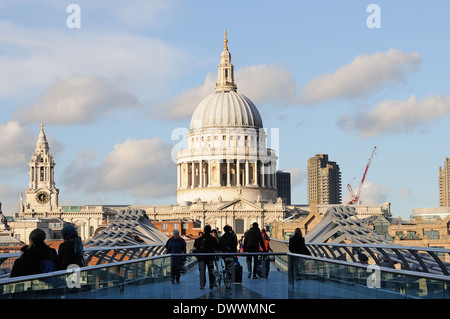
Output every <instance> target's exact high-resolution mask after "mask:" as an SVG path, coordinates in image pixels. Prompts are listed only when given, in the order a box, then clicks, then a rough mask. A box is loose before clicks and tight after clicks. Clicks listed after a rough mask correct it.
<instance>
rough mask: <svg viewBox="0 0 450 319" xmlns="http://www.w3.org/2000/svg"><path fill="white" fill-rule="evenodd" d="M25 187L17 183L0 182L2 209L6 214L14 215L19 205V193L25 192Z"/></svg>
mask: <svg viewBox="0 0 450 319" xmlns="http://www.w3.org/2000/svg"><path fill="white" fill-rule="evenodd" d="M23 191H24V188H23V187H17V186H15V185H10V184H5V183H1V184H0V202H1V203H2V211H3V215H5V216H13V214H14V213H15V212H17V209H18V207H19V194H20V192H22V193H23Z"/></svg>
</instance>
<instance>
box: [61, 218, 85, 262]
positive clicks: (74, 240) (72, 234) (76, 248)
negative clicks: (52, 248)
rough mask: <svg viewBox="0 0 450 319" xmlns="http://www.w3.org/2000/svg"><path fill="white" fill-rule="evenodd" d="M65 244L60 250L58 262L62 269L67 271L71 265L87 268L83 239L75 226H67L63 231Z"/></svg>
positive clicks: (62, 244)
mask: <svg viewBox="0 0 450 319" xmlns="http://www.w3.org/2000/svg"><path fill="white" fill-rule="evenodd" d="M61 232H62V235H63V239H64V242H62V243H61V244H60V245H59V248H58V260H59V262H60V264H61V269H67V267H68V266H69V265H77V266H78V267H83V266H85V262H84V256H83V255H84V249H83V242H82V241H81V237H80V236H78V231H77V229H76V228H75V226H74V225H73V224H67V225H65V226H64V227H63V229H62V231H61Z"/></svg>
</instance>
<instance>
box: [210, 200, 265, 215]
mask: <svg viewBox="0 0 450 319" xmlns="http://www.w3.org/2000/svg"><path fill="white" fill-rule="evenodd" d="M260 205H261V204H259V203H252V202H250V201H248V200H246V199H244V198H236V199H235V200H232V201H230V202H227V203H224V204H223V205H221V206H219V207H218V208H217V210H218V211H246V210H247V211H252V212H254V211H263V210H264V209H263V208H262V207H261V206H260Z"/></svg>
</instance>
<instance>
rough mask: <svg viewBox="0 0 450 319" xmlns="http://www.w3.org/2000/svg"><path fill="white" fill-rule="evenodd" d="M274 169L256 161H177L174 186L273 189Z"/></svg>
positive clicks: (269, 165)
mask: <svg viewBox="0 0 450 319" xmlns="http://www.w3.org/2000/svg"><path fill="white" fill-rule="evenodd" d="M275 173H276V170H275V167H274V165H273V166H271V163H263V162H262V161H260V160H251V159H242V160H223V161H220V160H198V161H195V160H192V161H185V162H179V163H178V164H177V181H178V183H177V189H185V188H196V187H220V186H242V187H251V186H254V187H266V188H276V174H275Z"/></svg>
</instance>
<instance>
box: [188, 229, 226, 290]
mask: <svg viewBox="0 0 450 319" xmlns="http://www.w3.org/2000/svg"><path fill="white" fill-rule="evenodd" d="M194 248H195V251H196V252H197V253H202V254H203V253H215V252H218V251H219V250H220V248H219V243H218V242H217V240H216V239H215V238H214V237H212V236H211V226H210V225H206V226H205V228H204V233H203V235H202V236H201V237H199V238H198V240H196V241H195V243H194ZM197 259H198V270H199V272H200V289H204V288H205V284H206V268H208V276H209V287H210V288H213V287H214V286H215V279H214V273H213V271H214V262H213V261H214V256H201V255H200V256H198V257H197Z"/></svg>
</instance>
